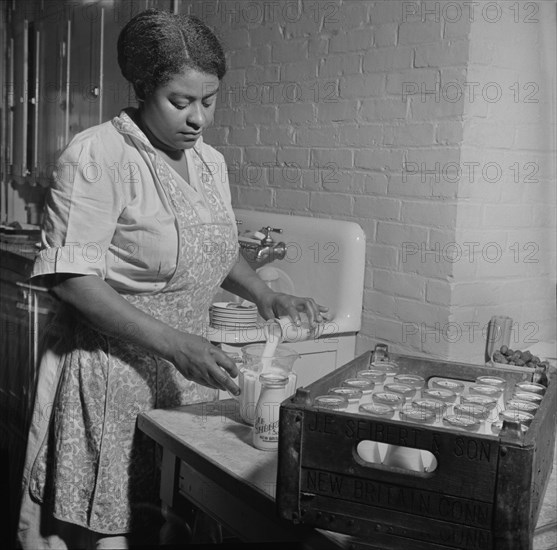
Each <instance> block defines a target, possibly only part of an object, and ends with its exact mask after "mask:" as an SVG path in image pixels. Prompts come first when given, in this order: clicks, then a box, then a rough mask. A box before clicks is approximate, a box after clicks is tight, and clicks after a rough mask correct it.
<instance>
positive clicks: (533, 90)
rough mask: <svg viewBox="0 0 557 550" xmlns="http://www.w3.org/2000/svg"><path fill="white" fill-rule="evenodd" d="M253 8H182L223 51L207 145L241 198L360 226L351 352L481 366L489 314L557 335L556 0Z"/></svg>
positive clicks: (240, 4) (350, 1)
mask: <svg viewBox="0 0 557 550" xmlns="http://www.w3.org/2000/svg"><path fill="white" fill-rule="evenodd" d="M254 4H255V3H254V2H250V1H247V0H245V1H244V0H237V1H236V0H235V1H228V2H227V1H220V2H217V1H216V0H204V1H203V2H201V3H195V4H192V8H191V11H192V13H197V14H198V15H200V16H202V17H203V16H204V19H205V20H206V21H207V22H208V23H209V24H210V25H212V26H213V27H214V28H215V29H216V31H217V32H218V33H219V35H220V36H221V37H222V38H223V41H224V43H225V46H226V50H227V57H228V60H229V73H228V74H227V76H226V77H225V80H224V81H223V86H222V89H223V91H222V92H221V94H219V102H220V104H219V108H218V109H217V113H216V119H215V124H214V127H213V128H212V129H211V131H210V132H209V133H208V136H207V141H209V142H211V143H214V144H215V145H216V146H217V147H218V148H219V149H220V150H221V151H222V153H223V154H224V155H225V157H226V159H227V161H228V162H229V164H230V166H231V171H232V173H231V185H232V196H233V201H234V203H235V204H237V205H241V206H242V207H246V206H247V207H252V208H255V209H258V210H270V211H281V212H289V213H294V214H302V215H314V216H322V217H331V218H339V219H347V220H353V221H356V222H358V223H359V224H360V225H361V226H362V228H363V229H364V231H365V232H366V236H367V243H368V244H367V258H366V276H365V293H364V303H363V317H362V322H363V324H362V330H361V332H360V335H359V341H358V351H360V350H361V351H363V350H365V349H367V348H368V347H369V346H371V345H374V344H375V342H376V341H377V340H383V341H386V342H387V343H389V344H390V345H391V347H392V349H393V350H398V351H406V352H411V353H415V354H416V353H417V354H421V353H422V354H432V355H435V356H440V357H447V358H451V359H458V360H470V361H475V362H482V360H483V348H484V344H485V327H486V323H487V321H488V320H489V318H490V317H491V315H493V314H508V315H511V316H512V317H513V318H514V319H515V321H516V322H517V323H518V324H519V326H518V328H517V330H516V331H515V332H516V338H517V339H521V340H520V345H525V344H527V342H525V339H528V338H529V337H532V333H533V332H534V329H535V331H536V335H535V337H540V338H542V339H543V338H547V337H548V335H553V337H554V336H555V311H554V310H555V261H556V260H555V238H554V236H553V233H554V228H555V208H554V205H555V200H556V196H555V164H554V163H551V162H550V157H551V153H552V152H554V150H555V143H554V141H553V138H554V135H555V126H554V121H555V106H554V105H553V103H554V100H555V89H554V82H555V64H554V61H555V59H554V53H553V52H555V44H554V25H555V6H554V4H553V3H551V2H548V3H542V2H536V3H530V4H531V5H535V6H536V7H537V9H539V13H538V14H537V17H536V14H534V16H532V8H528V6H527V4H528V3H526V2H519V3H516V2H513V3H510V2H503V1H499V2H492V3H490V4H491V8H490V9H489V10H486V9H485V4H482V3H476V2H449V3H444V2H423V1H415V2H406V1H399V0H376V1H368V0H326V1H325V0H323V1H319V2H299V3H298V2H285V3H281V2H278V3H266V2H262V3H261V8H260V10H261V11H260V12H258V11H257V9H256V7H255V6H254ZM265 6H266V8H265ZM499 9H500V11H501V13H500V14H499V13H498V10H499ZM513 10H514V11H513ZM499 15H500V17H499ZM498 17H499V18H498ZM497 18H498V19H497ZM495 19H497V20H495ZM526 19H529V21H527V20H526ZM532 19H537V22H535V21H532ZM552 25H553V26H552ZM552 56H553V57H552ZM271 92H272V93H271ZM499 92H501V97H500V98H498V97H496V96H497V94H498V93H499ZM534 100H538V101H537V102H534ZM552 102H553V103H552ZM498 169H500V170H501V175H500V176H499V174H498V172H497V170H498ZM286 170H290V172H286ZM499 249H500V251H501V252H500V251H499ZM499 253H500V257H498V256H499ZM490 254H491V256H490ZM494 258H495V261H493V259H494ZM531 260H537V261H536V262H534V261H531ZM548 304H549V305H548ZM529 323H531V324H529ZM532 327H534V328H532ZM482 330H484V332H482ZM514 345H516V346H517V347H518V343H516V344H514Z"/></svg>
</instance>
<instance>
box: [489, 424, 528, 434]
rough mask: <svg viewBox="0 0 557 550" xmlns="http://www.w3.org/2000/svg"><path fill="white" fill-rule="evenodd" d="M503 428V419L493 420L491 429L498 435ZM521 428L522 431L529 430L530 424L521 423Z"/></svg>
mask: <svg viewBox="0 0 557 550" xmlns="http://www.w3.org/2000/svg"><path fill="white" fill-rule="evenodd" d="M502 428H503V421H502V420H497V422H493V423H492V424H491V431H492V432H493V433H494V434H496V435H499V432H500V431H501V429H502ZM520 428H521V429H522V433H524V432H525V431H527V430H528V426H525V425H524V424H520Z"/></svg>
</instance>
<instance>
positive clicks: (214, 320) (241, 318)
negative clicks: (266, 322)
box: [209, 301, 257, 330]
mask: <svg viewBox="0 0 557 550" xmlns="http://www.w3.org/2000/svg"><path fill="white" fill-rule="evenodd" d="M209 319H210V322H211V326H213V327H215V328H219V329H224V330H240V329H249V328H254V327H256V326H257V307H256V306H255V304H252V303H251V302H246V301H244V302H215V303H214V304H213V305H212V306H211V308H210V310H209Z"/></svg>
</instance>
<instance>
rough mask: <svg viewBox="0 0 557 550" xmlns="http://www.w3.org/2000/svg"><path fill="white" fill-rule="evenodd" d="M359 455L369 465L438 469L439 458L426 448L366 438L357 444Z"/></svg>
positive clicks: (421, 469)
mask: <svg viewBox="0 0 557 550" xmlns="http://www.w3.org/2000/svg"><path fill="white" fill-rule="evenodd" d="M356 453H357V455H358V457H359V458H360V459H361V460H362V461H363V462H364V465H365V466H368V465H370V466H371V465H379V464H380V465H381V466H386V467H389V468H398V469H402V470H408V471H411V472H433V471H435V470H436V469H437V459H436V458H435V456H434V455H433V454H432V453H430V452H429V451H426V450H424V449H415V448H414V447H404V446H402V445H390V444H388V443H381V442H379V441H371V440H369V439H364V440H363V441H360V442H359V443H358V445H357V446H356Z"/></svg>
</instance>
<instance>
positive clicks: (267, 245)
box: [238, 226, 286, 269]
mask: <svg viewBox="0 0 557 550" xmlns="http://www.w3.org/2000/svg"><path fill="white" fill-rule="evenodd" d="M271 232H273V233H282V229H279V228H275V227H270V226H267V227H262V228H261V230H260V231H257V232H256V233H255V234H254V237H242V236H240V237H238V241H239V243H240V250H241V252H242V256H244V258H245V259H246V260H247V262H248V263H249V264H251V266H252V267H253V268H254V269H257V268H258V267H261V266H262V265H265V264H268V263H270V262H272V261H274V260H283V259H284V257H285V256H286V244H285V243H283V242H278V243H277V242H275V241H274V240H273V238H272V237H271Z"/></svg>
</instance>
